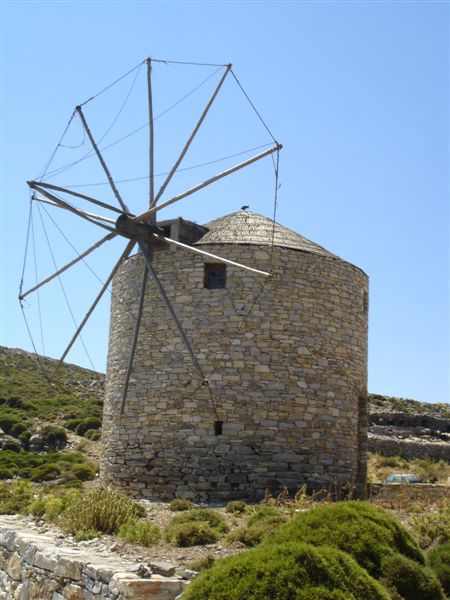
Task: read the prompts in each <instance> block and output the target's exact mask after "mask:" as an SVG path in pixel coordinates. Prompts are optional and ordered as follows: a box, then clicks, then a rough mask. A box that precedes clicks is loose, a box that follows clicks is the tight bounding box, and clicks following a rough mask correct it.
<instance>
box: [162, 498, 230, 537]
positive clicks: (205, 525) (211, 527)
mask: <svg viewBox="0 0 450 600" xmlns="http://www.w3.org/2000/svg"><path fill="white" fill-rule="evenodd" d="M227 531H228V526H227V524H226V523H225V520H224V519H223V517H222V516H221V515H219V514H218V513H216V512H214V511H213V510H211V509H208V508H202V509H194V510H190V511H187V512H185V513H183V514H181V515H178V516H177V517H174V518H173V519H172V521H171V522H170V523H169V525H168V526H167V527H166V531H165V537H166V539H167V541H169V542H172V543H173V544H175V545H176V546H180V547H187V546H198V545H204V544H211V543H213V542H216V541H217V540H218V539H220V537H221V536H222V534H223V533H226V532H227Z"/></svg>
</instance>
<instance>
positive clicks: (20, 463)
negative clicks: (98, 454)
mask: <svg viewBox="0 0 450 600" xmlns="http://www.w3.org/2000/svg"><path fill="white" fill-rule="evenodd" d="M86 467H88V468H86ZM2 469H3V470H4V471H3V472H5V470H6V473H5V474H9V475H11V476H12V477H19V478H21V479H30V480H32V481H35V482H41V481H51V480H52V479H61V480H62V482H69V481H74V480H75V481H76V480H82V481H86V480H87V479H94V477H95V469H94V466H93V465H92V464H91V463H90V462H89V461H88V460H87V459H86V456H85V455H83V454H80V453H79V452H45V453H39V452H24V451H20V452H13V451H11V450H3V451H2V452H0V473H1V471H2ZM79 476H80V479H79Z"/></svg>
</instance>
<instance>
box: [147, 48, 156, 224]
mask: <svg viewBox="0 0 450 600" xmlns="http://www.w3.org/2000/svg"><path fill="white" fill-rule="evenodd" d="M147 90H148V130H149V169H148V173H149V200H150V202H149V206H150V208H152V206H153V205H154V204H155V172H154V163H155V161H154V127H153V95H152V59H151V58H147ZM154 220H155V219H154V218H153V219H152V221H154Z"/></svg>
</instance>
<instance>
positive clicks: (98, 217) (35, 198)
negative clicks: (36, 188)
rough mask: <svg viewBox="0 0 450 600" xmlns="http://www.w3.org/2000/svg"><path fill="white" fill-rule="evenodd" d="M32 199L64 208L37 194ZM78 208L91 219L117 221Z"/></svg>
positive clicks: (106, 221) (113, 222) (107, 221)
mask: <svg viewBox="0 0 450 600" xmlns="http://www.w3.org/2000/svg"><path fill="white" fill-rule="evenodd" d="M32 200H36V202H43V203H44V204H49V205H50V206H56V207H57V208H62V207H61V206H60V205H59V204H57V203H56V202H55V201H54V200H45V199H44V198H38V197H37V196H35V195H33V197H32ZM77 210H78V211H79V212H80V213H83V215H86V216H87V217H90V218H91V219H97V220H98V221H105V223H112V224H113V225H114V224H115V222H116V221H115V220H114V219H108V217H102V215H96V214H94V213H90V212H87V211H86V210H80V209H79V208H78V209H77ZM121 214H122V213H121Z"/></svg>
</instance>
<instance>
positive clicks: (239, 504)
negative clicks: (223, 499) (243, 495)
mask: <svg viewBox="0 0 450 600" xmlns="http://www.w3.org/2000/svg"><path fill="white" fill-rule="evenodd" d="M225 510H226V511H227V512H228V513H231V514H233V515H235V514H238V515H241V514H243V513H245V511H246V510H247V504H246V503H245V502H243V501H242V500H230V502H228V504H227V505H226V507H225Z"/></svg>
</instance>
